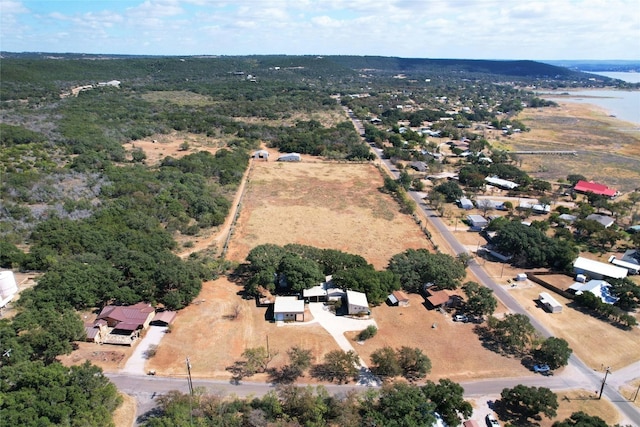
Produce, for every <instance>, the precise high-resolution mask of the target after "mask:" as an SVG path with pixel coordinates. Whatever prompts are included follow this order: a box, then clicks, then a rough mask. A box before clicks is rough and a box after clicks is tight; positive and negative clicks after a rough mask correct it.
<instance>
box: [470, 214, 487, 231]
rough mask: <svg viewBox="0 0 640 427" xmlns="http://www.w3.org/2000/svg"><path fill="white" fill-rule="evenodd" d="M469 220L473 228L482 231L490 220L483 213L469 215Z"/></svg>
mask: <svg viewBox="0 0 640 427" xmlns="http://www.w3.org/2000/svg"><path fill="white" fill-rule="evenodd" d="M467 222H468V223H469V225H470V226H471V229H472V230H476V231H480V230H482V229H483V228H485V227H486V226H488V225H489V221H487V219H486V218H485V217H483V216H482V215H467Z"/></svg>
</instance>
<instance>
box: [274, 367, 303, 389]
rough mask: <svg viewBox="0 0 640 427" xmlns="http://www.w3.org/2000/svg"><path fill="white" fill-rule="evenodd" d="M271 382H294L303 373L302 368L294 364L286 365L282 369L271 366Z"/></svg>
mask: <svg viewBox="0 0 640 427" xmlns="http://www.w3.org/2000/svg"><path fill="white" fill-rule="evenodd" d="M267 374H269V382H271V383H273V384H293V383H294V382H295V381H296V380H297V379H298V378H299V377H300V376H301V375H302V372H300V369H298V368H296V367H295V366H292V365H285V366H283V367H282V368H280V369H276V368H269V369H268V370H267Z"/></svg>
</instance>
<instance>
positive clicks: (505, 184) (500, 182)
mask: <svg viewBox="0 0 640 427" xmlns="http://www.w3.org/2000/svg"><path fill="white" fill-rule="evenodd" d="M484 180H485V181H487V182H488V183H489V184H491V185H495V186H496V187H500V188H506V189H507V190H513V189H514V188H518V187H519V186H520V185H519V184H517V183H515V182H513V181H507V180H506V179H502V178H498V177H497V176H488V177H486V178H485V179H484Z"/></svg>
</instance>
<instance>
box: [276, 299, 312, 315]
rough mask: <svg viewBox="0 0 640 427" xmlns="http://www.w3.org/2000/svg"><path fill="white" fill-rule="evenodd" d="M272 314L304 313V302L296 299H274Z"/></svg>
mask: <svg viewBox="0 0 640 427" xmlns="http://www.w3.org/2000/svg"><path fill="white" fill-rule="evenodd" d="M273 312H274V313H304V301H303V300H301V299H298V297H276V302H275V304H274V305H273Z"/></svg>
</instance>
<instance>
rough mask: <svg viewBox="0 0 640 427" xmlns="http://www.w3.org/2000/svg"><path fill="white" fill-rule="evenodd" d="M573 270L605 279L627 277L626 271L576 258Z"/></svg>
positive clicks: (602, 263)
mask: <svg viewBox="0 0 640 427" xmlns="http://www.w3.org/2000/svg"><path fill="white" fill-rule="evenodd" d="M573 268H575V269H577V270H583V271H587V272H589V271H590V272H592V273H596V274H600V275H602V276H605V277H611V278H614V279H622V278H625V277H627V273H628V272H627V270H626V269H624V268H621V267H616V266H615V265H611V264H605V263H604V262H599V261H594V260H592V259H588V258H583V257H578V258H577V259H576V260H575V261H574V263H573Z"/></svg>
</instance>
